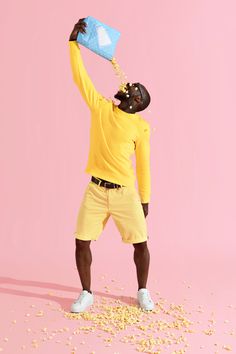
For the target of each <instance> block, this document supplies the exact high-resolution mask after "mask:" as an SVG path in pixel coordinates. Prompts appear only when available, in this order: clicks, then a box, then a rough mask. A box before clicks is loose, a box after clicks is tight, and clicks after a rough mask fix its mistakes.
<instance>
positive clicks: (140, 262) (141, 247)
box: [133, 241, 150, 289]
mask: <svg viewBox="0 0 236 354" xmlns="http://www.w3.org/2000/svg"><path fill="white" fill-rule="evenodd" d="M133 246H134V263H135V265H136V272H137V280H138V289H141V288H146V285H147V279H148V270H149V263H150V254H149V250H148V247H147V241H145V242H141V243H134V244H133Z"/></svg>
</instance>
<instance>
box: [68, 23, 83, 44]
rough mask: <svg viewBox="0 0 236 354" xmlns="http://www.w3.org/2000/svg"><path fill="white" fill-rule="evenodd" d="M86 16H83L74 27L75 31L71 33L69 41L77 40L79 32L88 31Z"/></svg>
mask: <svg viewBox="0 0 236 354" xmlns="http://www.w3.org/2000/svg"><path fill="white" fill-rule="evenodd" d="M84 20H85V19H84V18H81V19H80V20H79V21H78V22H77V23H76V24H75V25H74V28H73V31H72V32H71V34H70V38H69V41H75V40H76V39H77V36H78V33H79V32H80V33H86V29H85V28H86V26H87V23H86V22H84Z"/></svg>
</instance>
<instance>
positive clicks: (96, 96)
mask: <svg viewBox="0 0 236 354" xmlns="http://www.w3.org/2000/svg"><path fill="white" fill-rule="evenodd" d="M85 28H86V23H85V22H84V19H80V20H79V21H78V22H77V23H76V24H75V26H74V29H73V31H72V32H71V35H70V38H69V47H70V62H71V69H72V74H73V79H74V82H75V83H76V85H77V86H78V88H79V91H80V93H81V95H82V97H83V98H84V100H85V102H86V103H87V105H88V106H89V108H91V109H92V108H95V107H96V106H97V105H98V103H99V101H100V100H101V99H103V96H102V95H101V94H100V93H98V92H97V90H96V89H95V87H94V85H93V83H92V81H91V79H90V77H89V75H88V73H87V71H86V69H85V67H84V63H83V60H82V57H81V53H80V48H79V44H78V43H77V41H76V39H77V35H78V33H79V32H81V33H85V32H86V30H85Z"/></svg>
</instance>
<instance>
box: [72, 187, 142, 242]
mask: <svg viewBox="0 0 236 354" xmlns="http://www.w3.org/2000/svg"><path fill="white" fill-rule="evenodd" d="M110 215H111V216H112V219H113V220H114V222H115V224H116V226H117V228H118V230H119V233H120V235H121V237H122V241H123V242H125V243H139V242H144V241H147V223H146V219H145V216H144V212H143V207H142V204H141V200H140V197H139V194H138V192H137V190H136V187H135V186H134V187H127V186H122V187H120V188H111V189H109V188H105V187H101V186H99V185H97V184H96V183H94V182H92V181H90V182H89V183H88V186H87V188H86V190H85V192H84V195H83V199H82V202H81V205H80V208H79V212H78V216H77V223H76V231H75V232H74V233H73V234H74V235H75V237H76V238H77V239H79V240H84V241H90V240H97V239H98V238H99V236H100V234H101V232H102V231H103V229H104V228H105V225H106V223H107V221H108V219H109V217H110Z"/></svg>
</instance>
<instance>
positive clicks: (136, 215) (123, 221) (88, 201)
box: [69, 19, 154, 313]
mask: <svg viewBox="0 0 236 354" xmlns="http://www.w3.org/2000/svg"><path fill="white" fill-rule="evenodd" d="M86 26H87V25H86V23H85V22H84V19H80V20H79V21H78V22H77V23H76V24H75V26H74V28H73V30H72V32H71V34H70V37H69V49H70V61H71V68H72V74H73V79H74V82H75V84H76V85H77V87H78V89H79V91H80V93H81V95H82V97H83V99H84V101H85V102H86V104H87V105H88V107H89V109H90V113H91V128H90V150H89V157H88V162H87V166H86V169H85V172H86V173H88V174H90V175H91V180H90V181H89V183H88V185H87V188H86V190H85V192H84V195H83V199H82V202H81V205H80V208H79V212H78V216H77V223H76V230H75V232H74V235H75V242H76V250H75V256H76V265H77V269H78V273H79V276H80V281H81V285H82V289H83V290H82V292H81V293H80V295H79V297H78V299H77V300H75V302H74V303H73V304H72V306H71V312H75V313H78V312H83V311H85V310H86V309H87V308H88V307H89V306H90V305H92V304H93V301H94V295H93V293H92V291H91V263H92V254H91V249H90V243H91V241H92V240H97V239H98V238H99V236H100V234H101V232H102V231H103V229H104V228H105V225H106V223H107V221H108V219H109V217H110V216H112V218H113V220H114V222H115V224H116V226H117V228H118V230H119V233H120V235H121V237H122V241H123V242H125V243H127V244H132V245H133V247H134V263H135V266H136V273H137V281H138V291H137V300H138V304H139V306H140V307H141V308H142V309H143V310H153V308H154V302H153V301H152V299H151V296H150V293H149V291H148V289H147V288H146V284H147V279H148V270H149V262H150V254H149V250H148V247H147V238H148V236H147V224H146V219H145V218H146V216H147V215H148V204H149V201H150V193H151V192H150V191H151V187H150V126H149V124H148V123H147V122H146V121H145V120H144V119H143V118H142V117H141V116H140V115H139V114H138V113H137V112H140V111H143V110H144V109H145V108H147V106H148V105H149V103H150V100H151V98H150V95H149V93H148V91H147V90H146V88H145V87H144V86H143V85H141V84H140V83H134V84H131V83H130V84H127V85H126V87H125V90H119V91H118V92H117V93H116V94H115V96H114V97H115V98H116V99H117V100H119V101H120V103H119V105H116V104H115V103H114V102H113V101H112V100H110V99H106V98H105V97H103V96H102V95H101V94H100V93H99V92H97V90H96V88H95V87H94V85H93V83H92V81H91V79H90V77H89V76H88V73H87V71H86V69H85V67H84V64H83V61H82V57H81V53H80V47H79V44H78V43H77V41H76V39H77V35H78V33H79V32H80V33H86ZM134 153H135V157H136V176H137V180H138V191H137V190H136V187H135V178H136V177H135V174H134V171H133V167H132V161H131V155H132V154H134Z"/></svg>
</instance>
